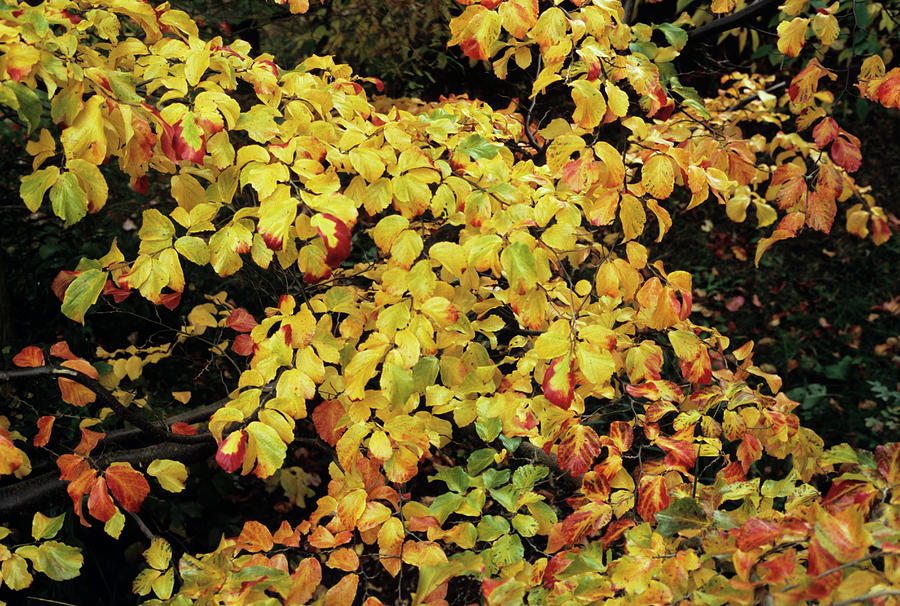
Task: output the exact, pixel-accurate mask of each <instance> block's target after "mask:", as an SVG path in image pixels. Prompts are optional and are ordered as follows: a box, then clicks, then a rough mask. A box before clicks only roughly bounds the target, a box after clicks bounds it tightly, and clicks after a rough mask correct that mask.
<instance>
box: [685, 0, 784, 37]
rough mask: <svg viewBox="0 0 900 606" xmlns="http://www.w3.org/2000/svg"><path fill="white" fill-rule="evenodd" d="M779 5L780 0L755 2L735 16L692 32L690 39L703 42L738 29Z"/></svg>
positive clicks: (759, 0)
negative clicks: (705, 39)
mask: <svg viewBox="0 0 900 606" xmlns="http://www.w3.org/2000/svg"><path fill="white" fill-rule="evenodd" d="M777 5H778V0H756V2H754V3H753V4H751V5H750V6H748V7H746V8H744V9H742V10H739V11H738V12H736V13H734V14H733V15H728V16H727V17H722V18H721V19H716V20H714V21H712V22H711V23H707V24H706V25H701V26H700V27H698V28H697V29H695V30H691V31H690V32H688V37H689V38H690V39H692V40H702V39H704V38H708V37H710V36H714V35H715V34H718V33H719V32H724V31H728V30H730V29H734V28H736V27H741V26H743V25H744V24H745V23H747V22H749V21H750V20H751V19H754V18H755V17H757V16H758V15H760V14H762V13H763V12H764V11H766V10H768V9H769V8H772V7H775V6H777Z"/></svg>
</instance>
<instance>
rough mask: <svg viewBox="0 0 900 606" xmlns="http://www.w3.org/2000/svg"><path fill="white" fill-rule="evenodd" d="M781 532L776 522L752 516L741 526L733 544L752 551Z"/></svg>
mask: <svg viewBox="0 0 900 606" xmlns="http://www.w3.org/2000/svg"><path fill="white" fill-rule="evenodd" d="M781 534H782V529H781V526H779V525H778V524H774V523H772V522H767V521H765V520H762V519H760V518H758V517H756V516H753V517H751V518H749V519H748V520H747V521H746V522H744V525H743V526H741V529H740V533H739V534H738V537H737V542H736V543H735V546H736V547H737V548H738V549H740V550H741V551H752V550H754V549H756V548H757V547H762V546H763V545H766V544H768V543H771V542H773V541H774V540H775V539H776V538H778V537H779V536H781Z"/></svg>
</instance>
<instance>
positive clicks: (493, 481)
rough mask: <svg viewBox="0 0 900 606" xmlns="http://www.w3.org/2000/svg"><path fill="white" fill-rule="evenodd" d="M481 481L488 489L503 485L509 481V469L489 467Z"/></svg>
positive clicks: (482, 475)
mask: <svg viewBox="0 0 900 606" xmlns="http://www.w3.org/2000/svg"><path fill="white" fill-rule="evenodd" d="M481 481H482V482H483V483H484V487H485V488H486V489H488V490H490V489H491V488H496V487H497V486H502V485H503V484H506V483H507V482H509V470H508V469H502V470H501V469H487V470H485V472H484V473H483V474H481Z"/></svg>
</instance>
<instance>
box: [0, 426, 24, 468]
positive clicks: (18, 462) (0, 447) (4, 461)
mask: <svg viewBox="0 0 900 606" xmlns="http://www.w3.org/2000/svg"><path fill="white" fill-rule="evenodd" d="M23 462H24V458H23V453H22V451H21V450H19V449H18V448H16V445H15V444H14V443H13V441H12V439H11V438H10V436H9V432H7V431H6V430H5V429H2V428H0V475H6V474H10V473H14V472H15V471H16V470H17V469H18V468H19V467H21V466H22V463H23Z"/></svg>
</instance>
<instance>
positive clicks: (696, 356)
mask: <svg viewBox="0 0 900 606" xmlns="http://www.w3.org/2000/svg"><path fill="white" fill-rule="evenodd" d="M669 342H670V343H672V347H673V349H674V350H675V355H676V356H678V363H679V367H680V368H681V374H682V376H683V377H684V378H685V379H686V380H688V381H690V382H691V383H695V384H697V383H699V384H706V383H709V381H710V380H711V379H712V365H711V363H710V359H709V351H708V350H707V347H706V345H705V344H703V343H702V342H701V341H700V339H699V338H698V337H697V335H695V334H694V333H692V332H689V331H687V330H673V331H670V332H669Z"/></svg>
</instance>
